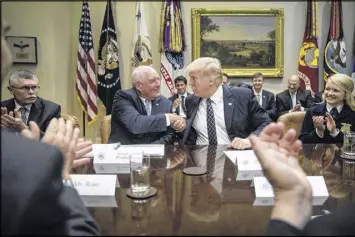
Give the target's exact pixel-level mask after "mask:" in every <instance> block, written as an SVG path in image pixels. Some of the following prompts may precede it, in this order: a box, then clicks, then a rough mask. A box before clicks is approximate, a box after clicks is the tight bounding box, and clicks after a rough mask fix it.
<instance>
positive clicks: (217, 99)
mask: <svg viewBox="0 0 355 237" xmlns="http://www.w3.org/2000/svg"><path fill="white" fill-rule="evenodd" d="M210 99H211V100H212V102H211V105H212V108H213V115H214V120H215V125H216V133H217V134H216V135H217V144H218V145H227V144H230V142H231V141H230V139H229V136H228V133H227V129H226V123H225V120H224V101H223V88H222V86H219V87H218V89H217V91H216V92H215V93H214V94H213V95H212V96H211V97H210ZM206 101H207V99H206V98H204V99H202V100H201V102H200V104H199V106H198V109H197V113H196V117H195V120H194V122H193V124H192V127H193V128H194V129H195V130H196V132H197V140H196V145H208V144H209V141H208V132H207V102H206Z"/></svg>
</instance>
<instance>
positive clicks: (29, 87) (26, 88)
mask: <svg viewBox="0 0 355 237" xmlns="http://www.w3.org/2000/svg"><path fill="white" fill-rule="evenodd" d="M10 87H11V88H15V89H17V90H22V91H23V90H26V91H27V92H30V90H32V91H33V92H36V91H38V90H39V89H40V87H39V86H24V87H15V86H10Z"/></svg>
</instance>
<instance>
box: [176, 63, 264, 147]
mask: <svg viewBox="0 0 355 237" xmlns="http://www.w3.org/2000/svg"><path fill="white" fill-rule="evenodd" d="M186 75H188V77H189V78H190V80H189V81H190V84H191V86H192V89H193V91H194V94H193V96H189V97H188V98H187V100H186V108H187V116H186V118H187V122H186V124H187V125H186V129H185V133H184V137H183V142H184V143H185V144H191V145H193V144H197V145H229V147H230V148H235V149H246V148H250V147H251V143H250V141H249V139H248V137H249V135H250V134H256V135H257V134H259V133H260V131H261V130H262V129H263V128H264V127H265V126H266V125H267V124H269V123H270V121H271V120H270V118H269V116H268V115H267V113H266V111H265V110H264V109H263V108H261V107H260V106H259V104H258V102H257V101H256V100H253V99H252V91H251V90H249V89H246V88H240V87H232V88H229V87H228V86H226V85H222V69H221V63H220V62H219V60H218V59H216V58H210V57H204V58H198V59H196V60H195V61H193V62H192V63H191V64H190V65H189V66H188V67H187V68H186Z"/></svg>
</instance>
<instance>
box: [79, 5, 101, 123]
mask: <svg viewBox="0 0 355 237" xmlns="http://www.w3.org/2000/svg"><path fill="white" fill-rule="evenodd" d="M95 68H96V66H95V54H94V44H93V40H92V34H91V23H90V11H89V4H88V2H87V1H83V7H82V13H81V18H80V29H79V47H78V61H77V68H76V90H77V92H78V97H79V100H80V104H81V106H82V108H83V110H85V112H86V113H87V118H88V123H89V124H90V123H91V122H93V121H94V120H95V118H96V115H97V113H98V109H97V101H96V98H97V86H96V78H95V76H96V72H95Z"/></svg>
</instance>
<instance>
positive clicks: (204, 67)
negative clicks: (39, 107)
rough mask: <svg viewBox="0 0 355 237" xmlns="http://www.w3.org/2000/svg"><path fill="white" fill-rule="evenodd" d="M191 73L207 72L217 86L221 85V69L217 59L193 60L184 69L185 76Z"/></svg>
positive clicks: (203, 58)
mask: <svg viewBox="0 0 355 237" xmlns="http://www.w3.org/2000/svg"><path fill="white" fill-rule="evenodd" d="M192 71H202V72H207V73H208V74H210V75H211V77H212V79H213V80H214V81H215V82H216V83H217V84H221V83H222V79H223V78H222V67H221V62H220V61H219V60H218V59H217V58H212V57H202V58H198V59H196V60H194V61H193V62H192V63H190V64H189V65H188V66H187V67H186V75H189V73H190V72H192Z"/></svg>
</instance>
